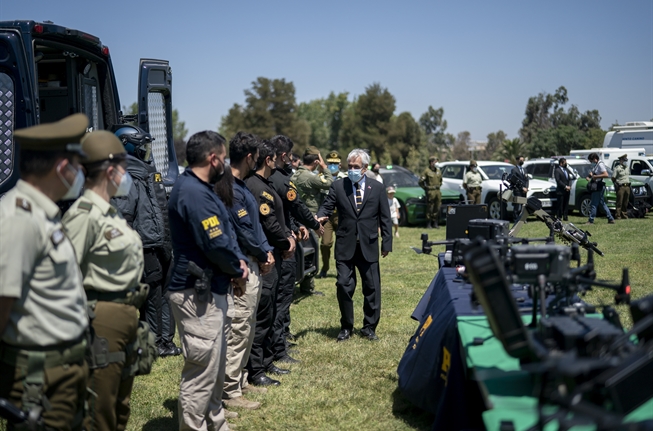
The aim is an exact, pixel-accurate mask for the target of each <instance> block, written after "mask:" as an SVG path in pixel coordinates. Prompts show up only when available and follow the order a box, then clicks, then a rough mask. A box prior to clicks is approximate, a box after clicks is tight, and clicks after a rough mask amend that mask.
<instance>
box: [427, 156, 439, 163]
mask: <svg viewBox="0 0 653 431" xmlns="http://www.w3.org/2000/svg"><path fill="white" fill-rule="evenodd" d="M438 161H440V160H439V159H438V157H437V156H431V157H429V163H430V162H438Z"/></svg>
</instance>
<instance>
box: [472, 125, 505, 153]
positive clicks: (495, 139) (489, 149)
mask: <svg viewBox="0 0 653 431" xmlns="http://www.w3.org/2000/svg"><path fill="white" fill-rule="evenodd" d="M507 138H508V136H507V135H506V133H505V132H504V131H503V130H499V131H498V132H493V133H490V134H488V135H487V144H486V145H485V150H483V151H482V152H481V154H479V157H478V158H479V159H480V160H494V159H495V153H496V152H497V150H498V149H499V148H501V145H502V144H503V142H504V141H505V140H506V139H507Z"/></svg>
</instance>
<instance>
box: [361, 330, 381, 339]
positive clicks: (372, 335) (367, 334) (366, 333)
mask: <svg viewBox="0 0 653 431" xmlns="http://www.w3.org/2000/svg"><path fill="white" fill-rule="evenodd" d="M360 334H361V337H363V338H367V339H368V340H370V341H376V340H378V339H379V337H377V336H376V334H375V333H374V331H372V330H371V329H361V332H360Z"/></svg>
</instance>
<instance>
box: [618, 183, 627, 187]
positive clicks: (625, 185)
mask: <svg viewBox="0 0 653 431" xmlns="http://www.w3.org/2000/svg"><path fill="white" fill-rule="evenodd" d="M622 186H623V187H630V183H623V184H619V187H622Z"/></svg>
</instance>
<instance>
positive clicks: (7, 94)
mask: <svg viewBox="0 0 653 431" xmlns="http://www.w3.org/2000/svg"><path fill="white" fill-rule="evenodd" d="M15 91H16V90H15V89H14V80H13V79H11V76H9V75H7V74H6V73H0V184H2V183H4V182H5V181H6V180H7V179H8V178H9V176H10V175H11V174H12V172H13V170H14V161H15V157H16V155H15V154H14V139H13V137H14V111H15V105H16V104H15V101H14V97H15V94H14V93H15Z"/></svg>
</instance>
